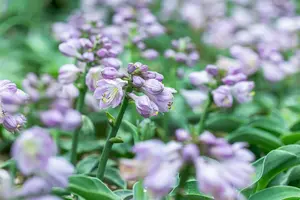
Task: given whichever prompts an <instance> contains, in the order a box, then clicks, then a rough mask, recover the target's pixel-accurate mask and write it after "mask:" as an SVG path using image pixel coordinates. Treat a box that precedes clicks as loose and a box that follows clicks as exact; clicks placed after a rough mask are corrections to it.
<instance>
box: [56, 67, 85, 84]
mask: <svg viewBox="0 0 300 200" xmlns="http://www.w3.org/2000/svg"><path fill="white" fill-rule="evenodd" d="M80 71H81V70H80V69H79V68H78V67H76V66H75V65H73V64H66V65H63V66H62V67H61V68H60V69H59V76H58V80H59V82H60V83H62V84H70V83H73V82H74V81H76V79H77V77H78V73H79V72H80Z"/></svg>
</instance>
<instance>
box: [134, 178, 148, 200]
mask: <svg viewBox="0 0 300 200" xmlns="http://www.w3.org/2000/svg"><path fill="white" fill-rule="evenodd" d="M133 199H134V200H150V199H149V198H148V194H147V191H146V190H145V188H144V187H143V183H142V182H141V181H139V182H136V183H135V184H134V185H133Z"/></svg>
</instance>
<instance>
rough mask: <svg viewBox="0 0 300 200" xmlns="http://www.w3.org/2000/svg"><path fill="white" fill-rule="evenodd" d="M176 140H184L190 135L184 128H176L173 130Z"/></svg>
mask: <svg viewBox="0 0 300 200" xmlns="http://www.w3.org/2000/svg"><path fill="white" fill-rule="evenodd" d="M175 135H176V140H177V141H180V142H185V141H188V140H190V139H191V135H190V133H189V132H187V131H186V130H184V129H177V130H176V132H175Z"/></svg>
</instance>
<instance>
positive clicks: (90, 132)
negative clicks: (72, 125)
mask: <svg viewBox="0 0 300 200" xmlns="http://www.w3.org/2000/svg"><path fill="white" fill-rule="evenodd" d="M80 136H81V137H82V136H83V137H84V138H95V126H94V124H93V122H92V120H91V119H90V118H89V117H87V116H85V115H82V126H81V129H80Z"/></svg>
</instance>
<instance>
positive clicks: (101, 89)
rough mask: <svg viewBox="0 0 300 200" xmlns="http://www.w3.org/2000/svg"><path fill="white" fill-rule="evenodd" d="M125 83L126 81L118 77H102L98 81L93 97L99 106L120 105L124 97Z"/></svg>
mask: <svg viewBox="0 0 300 200" xmlns="http://www.w3.org/2000/svg"><path fill="white" fill-rule="evenodd" d="M126 84H127V82H126V81H123V80H121V79H119V78H117V79H115V80H109V79H102V80H100V81H98V82H97V88H96V90H95V92H94V97H95V98H96V99H97V100H99V108H100V109H106V108H109V107H112V108H115V107H117V106H118V105H120V103H121V101H122V99H123V97H124V91H123V87H124V86H125V85H126Z"/></svg>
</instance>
